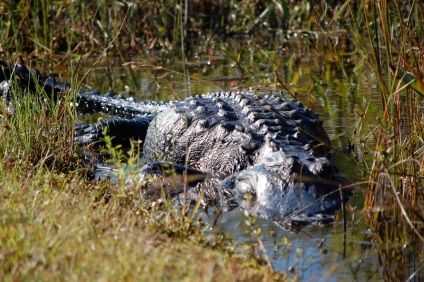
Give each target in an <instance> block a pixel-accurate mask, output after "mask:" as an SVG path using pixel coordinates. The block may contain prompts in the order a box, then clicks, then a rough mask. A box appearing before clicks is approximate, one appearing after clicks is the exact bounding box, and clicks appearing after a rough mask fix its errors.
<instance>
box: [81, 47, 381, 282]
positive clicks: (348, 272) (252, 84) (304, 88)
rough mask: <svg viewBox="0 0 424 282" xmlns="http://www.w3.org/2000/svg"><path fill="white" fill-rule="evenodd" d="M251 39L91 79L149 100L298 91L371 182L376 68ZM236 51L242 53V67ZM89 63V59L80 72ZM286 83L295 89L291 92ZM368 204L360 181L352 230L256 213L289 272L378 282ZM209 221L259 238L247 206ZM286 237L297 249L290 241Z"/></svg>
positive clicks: (114, 64)
mask: <svg viewBox="0 0 424 282" xmlns="http://www.w3.org/2000/svg"><path fill="white" fill-rule="evenodd" d="M222 44H224V43H222ZM224 45H225V44H224ZM247 45H248V46H247V47H246V46H244V47H241V48H240V49H238V48H235V47H234V48H233V49H231V45H225V46H221V47H225V48H226V50H227V51H226V52H222V51H216V49H218V47H217V46H214V48H216V49H214V48H212V49H210V48H211V47H210V46H209V47H202V48H206V49H205V50H203V49H202V48H200V47H199V49H198V51H192V52H191V53H190V54H189V55H188V57H187V59H186V61H185V63H183V61H182V60H181V59H179V58H178V56H170V57H166V56H165V57H161V56H160V55H159V54H154V53H143V54H139V55H137V56H136V57H132V58H131V59H122V57H105V58H104V59H102V60H101V61H100V62H99V64H98V65H97V66H96V67H95V68H94V69H93V70H92V71H91V72H90V73H89V74H88V75H87V77H86V82H87V84H88V85H92V86H95V87H96V88H97V89H99V90H101V92H107V91H111V90H113V91H114V92H115V93H123V94H124V95H125V96H134V97H136V98H137V99H146V100H172V99H183V98H185V97H187V96H190V95H192V94H196V93H204V92H208V91H220V90H222V89H225V90H233V89H236V90H249V91H253V92H257V93H267V94H275V95H281V96H282V97H283V98H287V99H290V98H291V96H292V95H293V96H295V97H296V99H298V100H300V101H301V102H302V103H303V104H304V105H306V106H308V107H310V108H312V109H313V110H314V111H315V112H317V113H318V114H319V116H320V118H321V119H323V120H324V127H325V129H326V131H327V133H328V135H329V136H330V139H331V140H332V144H333V145H334V147H335V148H336V150H335V151H334V153H333V162H334V163H335V164H336V165H337V166H338V167H339V169H340V171H341V172H342V173H343V174H345V175H347V176H348V177H350V178H352V179H353V180H355V181H361V180H363V179H362V177H363V170H362V168H363V167H364V166H365V164H366V161H367V155H366V154H364V152H366V151H367V150H366V147H367V146H371V147H372V144H373V139H372V136H371V135H370V136H368V135H367V134H366V133H367V130H368V129H367V128H366V127H364V128H361V127H360V124H361V123H360V117H359V115H360V114H361V113H363V112H364V111H367V114H368V117H369V120H370V121H371V122H374V121H375V118H374V113H377V112H378V111H379V109H380V107H381V105H380V101H379V96H378V92H377V87H376V85H377V84H376V81H375V79H374V77H373V75H372V73H371V71H370V70H367V69H366V68H365V67H363V66H362V67H361V65H362V64H361V58H358V57H356V56H355V55H354V54H349V53H347V54H346V53H345V55H344V56H338V55H336V54H334V53H331V52H324V51H316V50H315V51H314V50H307V53H305V52H304V50H300V49H299V50H298V51H297V52H295V51H291V52H286V51H264V50H258V48H257V46H252V45H249V44H247ZM208 48H209V49H208ZM230 56H231V57H233V58H239V65H237V63H235V62H234V61H233V60H231V58H230ZM130 60H133V61H136V62H141V63H142V64H143V66H141V65H138V69H137V68H136V65H132V67H129V66H127V67H123V66H122V63H123V62H127V61H130ZM89 66H90V65H89V64H86V65H84V64H83V65H82V67H81V69H80V70H78V73H83V72H84V70H87V69H88V67H89ZM154 66H156V67H154ZM157 66H161V67H162V68H161V69H159V68H157ZM165 67H166V68H165ZM184 74H185V75H184ZM277 76H278V77H277ZM281 83H282V84H283V85H284V86H283V85H282V84H281ZM286 89H288V90H289V91H290V92H291V93H292V94H291V95H289V94H287V93H286V92H285V90H286ZM282 90H284V92H282ZM349 144H354V145H355V147H354V148H353V151H352V150H349ZM351 148H352V147H351ZM362 202H363V201H362V192H361V187H360V186H358V187H357V190H356V193H355V195H354V196H353V197H352V199H351V200H350V201H349V202H348V210H349V211H348V212H347V218H348V221H347V222H348V224H347V232H346V234H344V233H343V221H342V216H341V213H339V214H338V215H337V222H336V223H333V224H330V225H328V226H313V225H312V226H307V227H305V228H303V229H302V230H301V231H300V232H292V231H288V230H285V229H282V228H281V227H279V226H277V225H275V224H274V223H272V222H268V221H265V220H262V219H256V220H255V223H254V227H255V228H260V229H261V236H260V239H261V241H262V243H263V244H264V246H265V249H266V255H267V256H268V257H269V258H270V260H271V262H272V265H273V267H274V269H276V270H279V271H282V272H287V271H288V270H289V269H291V268H293V269H295V270H296V271H295V272H297V273H298V274H299V277H300V278H301V279H302V280H305V281H343V280H348V281H352V279H356V280H360V281H362V280H377V279H379V278H380V276H379V266H378V260H377V258H376V256H375V255H374V253H373V251H372V250H370V249H369V245H370V243H369V242H368V241H367V239H366V237H367V234H366V233H364V230H366V228H365V227H364V226H363V220H362V214H361V209H362ZM204 219H205V220H207V221H208V222H209V223H210V224H211V225H212V226H213V227H211V230H210V232H211V233H224V234H227V235H229V236H231V237H233V238H234V239H235V241H236V242H241V243H243V242H247V243H252V242H256V239H254V238H253V237H252V235H251V234H252V233H251V230H250V229H249V227H248V226H247V225H246V223H245V222H246V219H247V218H246V217H245V215H244V213H243V212H242V211H241V210H239V209H236V210H233V211H231V212H228V213H224V214H222V215H221V216H219V217H218V218H214V217H212V218H211V219H207V217H206V216H205V217H204ZM215 221H216V224H214V222H215ZM353 222H354V224H353ZM284 238H286V239H287V242H288V243H289V244H290V245H291V247H289V246H288V245H287V246H285V245H284V244H283V241H284V240H286V239H284Z"/></svg>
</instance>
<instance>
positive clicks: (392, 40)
mask: <svg viewBox="0 0 424 282" xmlns="http://www.w3.org/2000/svg"><path fill="white" fill-rule="evenodd" d="M359 3H360V4H359V5H360V8H359V11H362V13H358V12H357V10H354V9H353V6H352V5H350V6H349V9H350V13H351V17H352V19H354V21H352V29H351V32H352V34H351V37H352V38H353V40H354V42H355V45H356V46H357V48H358V52H360V54H362V56H363V59H364V62H366V63H367V64H369V65H370V66H371V67H372V69H373V72H374V75H375V76H376V77H377V81H378V84H379V85H378V87H379V92H380V99H381V102H382V105H383V107H382V109H381V112H380V115H379V116H378V117H377V126H375V125H374V126H373V128H371V132H372V135H373V136H374V139H375V141H376V145H375V149H374V150H373V151H372V154H373V161H372V164H371V166H370V170H369V180H368V184H367V187H366V189H365V190H364V193H365V195H366V198H365V203H364V214H365V219H366V221H367V223H368V226H369V228H370V230H371V231H372V233H371V234H372V235H371V236H366V237H367V240H369V241H372V242H375V243H376V247H375V251H376V253H377V256H378V258H379V263H380V265H381V273H380V274H381V275H382V277H383V278H384V279H385V280H388V281H389V280H398V279H405V278H408V279H415V278H416V277H420V276H421V273H422V269H421V268H420V265H422V264H423V261H424V257H423V253H422V248H423V243H424V237H423V232H422V231H423V224H424V213H423V212H424V209H423V202H422V201H423V196H424V194H423V184H424V183H423V178H422V173H423V160H424V154H423V150H422V146H423V136H424V132H423V125H422V112H421V110H420V109H421V103H422V99H421V98H420V97H419V95H422V93H420V90H419V89H420V88H419V87H422V86H423V84H424V80H423V76H422V73H423V65H424V64H423V63H424V61H423V54H422V49H421V48H422V46H423V43H424V41H423V36H422V35H423V34H422V30H423V28H424V26H423V22H422V15H423V13H424V6H423V4H422V3H420V2H419V1H406V2H402V4H400V3H399V2H392V1H360V2H359ZM401 74H403V75H401ZM408 76H409V77H408ZM410 77H413V78H414V79H413V81H411V79H409V78H410ZM412 83H415V84H417V87H415V88H413V87H411V86H413V84H412ZM360 114H361V116H362V117H363V122H364V124H370V122H369V120H367V111H366V109H363V112H362V113H360ZM411 254H412V255H411Z"/></svg>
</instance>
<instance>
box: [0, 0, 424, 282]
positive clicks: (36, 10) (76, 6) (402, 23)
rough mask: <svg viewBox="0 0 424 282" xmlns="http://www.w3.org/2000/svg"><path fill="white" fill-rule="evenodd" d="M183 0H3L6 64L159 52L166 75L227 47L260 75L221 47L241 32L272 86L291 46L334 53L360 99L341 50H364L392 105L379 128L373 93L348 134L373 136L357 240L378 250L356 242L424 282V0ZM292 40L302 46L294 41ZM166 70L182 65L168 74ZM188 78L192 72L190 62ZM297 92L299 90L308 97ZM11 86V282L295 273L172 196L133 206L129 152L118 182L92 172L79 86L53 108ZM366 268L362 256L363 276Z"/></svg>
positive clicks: (5, 203)
mask: <svg viewBox="0 0 424 282" xmlns="http://www.w3.org/2000/svg"><path fill="white" fill-rule="evenodd" d="M184 3H188V5H185V4H184ZM184 3H183V1H158V0H155V1H134V3H132V4H128V3H127V2H124V1H97V3H91V2H90V3H85V2H84V1H65V0H63V1H52V0H33V1H30V2H29V4H28V1H4V2H3V3H2V4H0V17H1V18H2V20H1V21H0V26H1V27H0V54H1V55H2V56H3V57H4V58H7V59H8V60H10V61H11V62H12V61H15V60H17V59H18V57H19V56H21V58H22V59H23V60H31V59H32V58H42V59H43V60H48V61H49V62H52V63H53V65H54V66H56V65H62V67H63V65H67V64H69V63H70V62H72V65H73V66H74V67H75V66H76V65H77V64H75V63H78V62H80V60H81V59H82V58H83V57H84V58H88V57H91V58H93V57H97V56H98V55H99V54H102V52H104V53H106V54H107V55H110V56H112V55H117V56H121V57H125V58H127V57H128V54H129V55H130V56H139V55H140V54H149V56H148V57H149V60H151V61H150V62H149V63H151V65H152V66H153V65H154V66H161V65H163V67H164V68H168V66H167V62H169V60H171V59H170V58H173V57H177V58H179V60H181V59H184V58H186V57H189V56H190V57H201V56H202V55H212V54H213V55H215V56H217V55H219V56H223V55H225V56H226V57H228V58H230V59H231V61H232V62H233V63H234V65H235V66H236V68H237V69H238V71H239V73H240V74H241V76H242V77H243V78H245V77H246V75H247V74H252V73H253V71H252V67H251V65H250V63H249V64H247V63H245V62H243V61H241V60H240V58H241V57H242V55H243V54H242V52H244V51H243V50H245V48H225V44H222V45H220V46H224V47H222V48H217V47H216V46H217V45H218V44H219V42H225V41H226V40H230V37H231V38H232V39H234V38H236V39H237V40H240V42H249V43H243V44H247V45H248V47H247V49H249V48H251V46H254V50H255V54H254V55H252V56H256V57H255V59H253V60H252V61H254V63H253V64H255V63H257V62H261V63H263V62H265V61H266V62H267V63H268V62H269V64H270V65H272V67H273V68H274V72H273V74H274V77H273V78H272V79H271V80H272V81H271V82H270V80H269V79H264V80H263V81H264V84H266V87H271V86H270V85H271V84H273V85H276V88H282V89H286V88H287V87H286V86H285V81H286V80H284V79H283V77H282V75H283V71H282V70H281V69H282V68H283V67H282V66H281V65H280V63H279V62H278V60H277V59H275V58H276V56H275V54H282V55H281V56H282V57H283V58H284V59H286V57H284V54H287V52H290V51H291V50H295V52H296V53H297V54H301V55H302V56H306V55H308V54H315V53H316V52H317V50H319V52H321V53H324V52H328V57H327V58H326V59H327V60H333V61H334V62H335V64H337V65H338V70H340V71H341V72H342V73H344V75H345V81H346V83H348V84H350V87H351V88H352V92H353V93H352V95H353V96H354V98H356V97H359V98H361V93H354V90H355V85H353V83H352V80H351V79H350V78H349V77H348V74H347V68H348V65H347V64H346V61H345V60H343V56H345V55H346V54H347V53H349V54H350V53H355V54H357V56H358V57H359V58H361V60H360V62H359V63H358V64H357V65H356V66H355V71H357V72H359V71H361V69H363V68H369V67H370V68H371V69H372V71H373V74H374V75H375V77H376V78H377V81H378V91H379V94H380V95H379V99H380V100H381V103H382V105H383V106H382V108H381V109H380V111H379V112H378V115H377V118H376V121H374V116H373V115H374V113H373V115H371V114H370V110H369V109H370V107H372V106H373V105H371V102H368V104H367V103H365V104H363V103H358V108H357V109H356V111H357V115H358V117H360V122H359V123H358V124H357V125H356V130H355V133H354V134H353V136H352V144H354V145H355V146H356V149H357V148H358V147H359V146H358V145H359V144H360V143H365V144H366V146H364V147H362V148H361V149H359V150H355V154H356V156H357V157H363V156H364V155H366V154H367V153H368V154H369V155H371V156H372V157H371V159H370V160H369V161H366V162H363V163H359V164H358V166H361V167H362V169H363V171H364V175H365V180H366V181H365V182H366V184H365V185H362V186H360V185H359V184H358V186H360V188H359V189H358V190H359V192H358V193H364V194H365V202H364V203H363V210H364V217H363V220H362V221H363V222H361V224H362V225H360V226H361V227H363V228H364V231H366V232H364V234H366V235H364V238H363V241H368V242H370V243H372V244H364V245H363V250H362V251H363V253H364V254H365V253H366V252H370V251H373V252H375V253H376V254H377V256H378V262H379V264H380V271H381V272H380V275H381V276H382V278H384V279H385V280H387V281H390V280H400V279H403V280H404V279H413V278H415V277H420V273H422V269H421V268H420V265H423V263H424V261H423V260H424V257H423V253H422V249H423V242H424V238H423V237H424V234H423V222H424V206H423V196H424V194H423V187H424V185H423V184H424V183H423V178H422V174H423V170H424V168H423V160H424V156H423V154H424V151H423V149H422V147H423V138H424V135H423V133H424V132H423V124H422V123H423V119H422V110H421V106H420V105H421V103H422V98H421V96H424V91H423V89H424V78H423V74H424V67H423V66H424V55H423V50H422V46H424V42H423V41H424V36H423V30H424V22H423V19H422V15H423V14H424V4H422V3H421V2H420V1H415V0H407V1H386V0H379V1H377V0H374V1H369V0H351V1H340V2H339V1H319V0H316V1H310V0H308V1H307V0H304V1H261V0H257V1H253V2H252V1H211V2H210V1H186V2H184ZM294 34H296V36H298V35H301V37H302V39H301V40H297V39H296V40H294V39H293V38H294ZM299 37H300V36H299ZM252 42H253V43H252ZM249 44H250V45H249ZM269 50H273V51H272V52H274V53H272V52H270V51H269ZM323 50H326V51H323ZM150 54H152V55H151V56H150ZM141 65H143V64H141ZM157 70H158V69H155V70H154V71H157ZM161 70H162V71H163V69H161ZM74 72H75V69H72V70H71V71H70V73H71V74H73V73H74ZM171 72H172V73H173V74H174V73H176V72H173V71H171V70H167V73H168V74H169V73H171ZM178 72H179V73H183V74H187V73H186V71H185V70H184V68H182V69H179V70H178ZM155 75H156V74H155ZM165 76H166V74H162V73H161V74H159V75H157V76H156V77H161V78H163V77H165ZM70 77H71V78H74V76H73V75H70ZM181 78H182V79H187V78H189V76H187V75H183V76H181ZM193 78H195V77H193ZM314 79H315V78H312V80H314ZM72 83H74V84H78V83H80V81H72ZM231 86H234V85H231ZM308 87H309V86H308ZM288 90H290V92H291V95H293V96H295V95H296V92H297V91H299V89H298V88H295V87H288ZM306 91H307V92H309V91H310V89H307V90H306ZM306 91H305V92H306ZM312 91H315V92H317V93H318V94H319V93H320V91H322V90H320V88H319V87H316V88H315V89H313V90H312ZM15 92H16V94H17V96H16V97H15V99H17V100H19V103H20V105H21V107H19V108H14V109H13V110H11V109H10V107H9V105H8V104H1V107H0V109H1V111H0V114H1V120H0V136H1V137H0V158H1V162H0V195H1V198H2V201H1V203H0V213H1V214H2V217H1V224H0V238H1V239H0V246H1V248H0V276H1V277H6V278H9V279H10V280H12V279H13V280H34V279H37V280H41V279H42V280H56V279H59V278H62V277H65V278H69V279H73V280H77V279H79V278H81V277H83V278H86V279H87V280H92V279H105V280H106V279H109V278H112V279H129V280H135V279H138V278H139V277H149V278H150V277H151V278H152V279H155V280H156V279H164V280H165V279H178V278H179V279H189V280H194V279H199V278H200V279H202V280H207V279H209V278H208V277H209V275H210V273H212V276H213V277H214V279H215V280H234V278H238V279H242V280H258V279H259V280H270V279H282V278H287V277H288V276H283V275H282V274H275V273H272V268H268V269H267V266H266V263H267V262H268V265H269V258H268V257H267V255H266V254H264V252H263V251H262V250H259V251H258V249H257V248H254V247H252V246H247V251H246V252H236V247H235V245H234V243H233V242H232V241H231V240H230V239H228V238H225V236H223V237H219V236H215V237H214V236H212V237H207V236H206V235H205V229H206V226H205V224H204V223H202V222H201V220H200V219H199V217H197V216H196V213H193V214H191V215H186V214H181V212H180V211H178V209H176V208H175V207H173V206H172V205H164V206H160V207H155V208H153V209H151V208H149V207H148V206H145V204H143V203H140V202H139V201H137V197H136V195H137V190H136V189H134V190H131V189H128V187H126V185H125V175H126V174H128V170H127V169H124V168H123V167H119V162H120V160H121V159H123V158H124V159H126V160H127V162H128V164H130V167H132V165H131V164H132V163H135V160H136V159H137V156H136V155H134V154H133V155H130V156H127V155H122V153H119V148H118V149H116V148H112V147H109V153H112V154H111V155H112V156H113V158H112V159H113V161H114V162H115V163H116V164H117V169H118V172H119V173H118V174H117V175H118V176H117V177H118V181H114V182H109V181H108V180H107V179H106V180H102V181H92V182H90V181H88V180H87V178H86V177H85V176H86V175H89V174H90V173H91V172H90V167H89V165H87V164H85V163H84V162H83V161H82V158H81V156H80V154H79V152H77V151H76V148H74V147H73V145H72V143H70V142H71V141H70V140H72V127H73V124H74V120H75V114H74V112H73V110H72V108H70V107H69V106H67V105H69V104H70V103H69V102H71V101H72V95H70V96H69V97H64V98H63V100H60V101H55V100H54V99H50V98H48V96H47V94H48V93H44V92H43V90H42V89H38V92H39V93H38V95H35V96H31V95H22V96H19V95H20V94H19V91H15ZM45 100H47V101H49V102H48V103H47V104H46V103H45V102H44V101H45ZM15 104H16V103H15ZM351 224H352V225H355V224H358V222H354V221H353V220H352V222H351ZM257 231H258V230H257V229H254V228H253V229H252V230H251V232H252V237H253V238H256V239H257V240H258V246H261V244H260V238H259V236H258V234H257V233H255V232H257ZM258 248H259V247H258ZM261 255H262V256H261ZM99 261H101V263H99ZM198 261H202V265H201V267H200V268H198V267H196V268H195V267H191V266H199V263H198ZM99 265H100V266H99ZM360 268H361V265H360V264H359V265H358V267H357V269H356V270H355V271H353V272H354V273H355V272H356V273H357V272H358V271H360ZM284 275H288V274H284ZM294 277H296V275H294Z"/></svg>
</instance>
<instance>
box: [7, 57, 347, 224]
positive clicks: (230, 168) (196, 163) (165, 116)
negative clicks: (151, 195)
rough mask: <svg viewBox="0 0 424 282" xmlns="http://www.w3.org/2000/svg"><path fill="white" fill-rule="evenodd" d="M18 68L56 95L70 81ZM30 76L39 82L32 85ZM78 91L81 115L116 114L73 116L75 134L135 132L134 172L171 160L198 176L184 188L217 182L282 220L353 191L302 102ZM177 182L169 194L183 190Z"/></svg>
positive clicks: (304, 218) (333, 206) (323, 208)
mask: <svg viewBox="0 0 424 282" xmlns="http://www.w3.org/2000/svg"><path fill="white" fill-rule="evenodd" d="M3 69H5V67H3ZM9 74H10V72H9ZM14 74H15V76H19V77H20V80H21V81H25V82H27V85H32V84H36V83H39V84H40V85H43V86H44V87H45V89H47V91H49V92H51V93H52V94H53V95H55V96H56V95H58V93H59V92H63V91H66V90H67V89H69V85H68V84H66V83H59V82H57V80H56V78H55V77H53V76H45V77H42V76H40V74H39V73H38V72H37V71H28V70H27V68H26V67H24V66H22V65H18V66H15V72H14ZM7 77H8V76H7V75H4V78H5V80H4V81H3V82H2V84H0V91H1V92H2V93H3V96H7V95H10V94H7V95H5V94H6V93H7V92H8V87H7V86H8V83H9V84H10V80H8V79H7ZM32 80H36V83H33V82H31V83H28V81H32ZM5 81H6V82H5ZM75 92H76V105H75V106H76V109H77V111H78V112H79V113H82V114H86V113H90V112H103V113H107V114H109V115H111V116H114V117H119V118H112V119H110V120H104V121H102V122H100V123H96V124H78V125H77V126H76V130H75V142H77V143H79V144H80V145H83V146H85V145H88V144H91V143H94V142H98V141H99V140H101V139H102V137H104V132H105V131H104V128H106V127H107V134H109V135H110V136H114V137H115V140H117V141H118V142H124V141H125V140H128V139H138V140H141V142H142V147H143V154H144V158H145V160H146V163H147V164H146V165H144V166H143V167H142V168H141V172H140V175H141V176H142V179H144V180H147V179H151V177H149V175H154V176H156V177H157V176H158V175H160V174H161V173H162V174H166V175H167V176H169V175H170V173H169V171H168V169H169V168H171V169H172V170H173V173H174V174H173V175H175V174H181V175H186V176H187V175H189V176H191V175H200V177H195V178H194V179H195V180H194V181H193V182H192V183H189V184H188V186H187V187H185V188H184V191H186V190H187V191H189V192H192V191H194V192H192V194H193V195H199V193H200V194H201V191H202V189H203V190H207V191H210V190H214V191H215V195H220V197H221V199H220V200H221V201H225V200H229V199H231V200H232V201H231V202H232V203H233V202H236V204H237V205H239V206H240V207H242V208H243V209H245V210H247V211H248V212H249V213H251V214H252V215H254V216H257V217H262V218H265V219H268V220H271V221H275V222H279V223H288V222H292V223H296V222H312V221H320V219H323V220H324V219H325V220H327V219H328V218H332V215H333V214H334V212H335V211H337V210H338V209H340V207H341V206H342V204H343V203H344V202H345V201H347V199H348V198H349V195H350V193H349V192H348V191H347V190H346V191H344V189H342V188H343V186H346V184H347V183H348V180H347V179H346V178H345V177H344V176H343V175H342V174H341V173H339V171H338V169H337V167H336V166H335V165H334V164H332V163H331V162H330V157H331V144H330V139H329V137H328V135H327V133H326V132H325V130H324V128H323V122H322V120H320V119H319V118H318V116H317V114H315V113H314V112H313V111H312V110H311V109H309V108H307V107H305V106H303V105H302V104H301V103H300V102H297V101H294V100H285V99H282V98H281V97H274V96H261V95H255V94H253V93H249V92H244V91H237V92H216V93H207V94H202V95H197V96H194V97H189V98H186V99H184V100H181V101H171V102H152V101H136V100H135V99H134V98H128V99H124V98H123V97H122V96H120V95H118V96H113V95H112V94H110V93H107V94H103V95H101V94H100V93H99V91H96V90H94V91H83V90H79V91H75ZM0 94H1V93H0ZM184 173H185V174H184ZM182 182H183V181H182ZM182 186H184V185H181V183H180V187H178V188H176V189H174V190H173V191H174V193H173V194H172V196H181V195H182V194H181V193H182V191H183V189H182ZM211 187H212V188H211ZM195 191H197V192H195ZM199 191H200V192H199ZM343 191H344V192H343ZM209 194H211V193H209Z"/></svg>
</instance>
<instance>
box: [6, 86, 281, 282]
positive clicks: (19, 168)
mask: <svg viewBox="0 0 424 282" xmlns="http://www.w3.org/2000/svg"><path fill="white" fill-rule="evenodd" d="M14 93H15V95H16V96H15V97H16V100H15V101H13V102H12V103H15V105H20V107H16V106H15V107H13V109H11V108H12V107H7V106H8V105H9V104H8V103H6V102H4V101H3V102H2V104H1V105H2V108H1V112H0V113H1V116H2V119H1V120H0V136H1V138H0V159H1V161H0V198H1V201H0V214H1V215H2V216H1V219H0V276H1V277H2V279H5V280H6V281H12V280H19V281H34V280H78V281H80V280H90V281H94V280H142V281H151V280H203V281H207V280H210V279H211V277H213V279H214V280H220V281H221V280H222V281H234V280H235V279H242V280H247V281H258V280H274V279H275V280H281V279H283V276H282V275H281V274H279V273H273V272H272V271H271V270H270V269H269V268H267V266H266V264H265V262H264V261H263V259H262V258H260V256H259V255H257V254H256V253H255V252H252V251H251V250H252V248H251V247H249V246H246V251H245V252H236V251H235V248H236V246H235V245H234V243H233V242H232V240H230V239H227V238H225V237H223V236H221V235H217V236H212V235H211V236H206V235H205V230H206V228H207V225H205V224H204V223H202V222H201V221H200V220H199V218H200V217H199V216H200V215H199V213H194V214H193V215H191V216H184V215H182V214H181V212H180V211H179V209H178V207H176V206H173V205H163V206H159V205H158V206H156V207H150V206H149V205H148V204H145V203H142V202H141V201H140V199H139V197H138V193H139V190H138V189H130V188H128V187H127V186H126V184H125V181H120V180H121V178H120V175H121V176H122V177H123V178H125V173H123V174H122V173H121V174H119V173H118V174H117V179H116V181H113V182H110V181H109V180H103V181H88V180H87V178H86V177H85V175H86V173H87V170H89V169H90V168H89V166H87V165H82V161H81V159H79V157H78V151H77V150H76V148H74V147H73V146H72V144H70V143H69V142H71V140H72V130H69V128H72V126H73V124H74V115H73V114H72V109H71V108H70V107H69V103H64V102H65V101H67V102H69V101H70V100H71V99H72V95H69V94H68V95H65V96H64V97H62V99H63V100H61V102H54V101H53V100H52V99H49V98H48V97H47V96H45V95H43V90H42V89H40V88H38V90H37V93H38V95H41V96H42V97H44V98H45V99H39V96H36V95H31V94H30V93H26V95H21V94H23V93H21V91H19V90H18V89H15V90H14ZM44 94H45V93H44ZM46 101H47V102H46ZM64 113H66V114H64ZM109 151H110V152H115V153H114V154H112V157H113V156H115V158H113V159H114V160H115V164H116V167H117V169H118V170H119V169H120V168H121V169H122V171H124V168H122V167H120V166H119V165H118V164H119V160H120V159H122V157H123V153H122V152H121V151H120V150H119V149H116V150H115V148H112V147H109ZM134 158H137V157H136V156H134V155H133V157H132V159H131V158H130V159H129V160H127V163H128V164H131V163H132V162H131V161H134ZM122 171H121V172H122ZM123 178H122V179H123ZM198 215H199V216H198ZM199 262H201V263H199Z"/></svg>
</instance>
